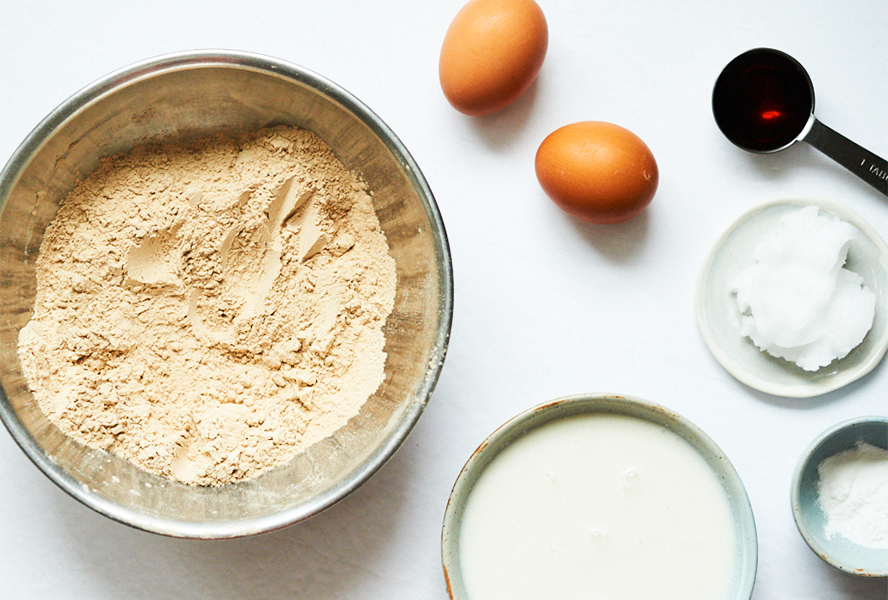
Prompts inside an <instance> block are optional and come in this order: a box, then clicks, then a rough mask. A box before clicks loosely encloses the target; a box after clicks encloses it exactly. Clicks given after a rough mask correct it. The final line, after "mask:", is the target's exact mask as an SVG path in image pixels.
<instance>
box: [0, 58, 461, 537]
mask: <svg viewBox="0 0 888 600" xmlns="http://www.w3.org/2000/svg"><path fill="white" fill-rule="evenodd" d="M280 124H287V125H295V126H298V127H302V128H304V129H308V130H310V131H313V132H314V133H316V134H317V135H319V136H320V137H321V138H322V139H323V140H324V141H325V142H326V143H327V144H328V145H329V146H330V147H331V148H332V149H333V151H334V152H335V153H336V154H337V156H338V157H339V158H340V159H341V160H342V162H343V163H344V164H345V165H346V166H347V167H348V168H349V169H352V170H356V171H358V172H360V173H361V174H362V175H363V177H364V179H365V180H366V182H367V183H368V185H369V187H370V189H371V190H372V191H373V194H374V195H373V201H374V205H375V209H376V214H377V216H378V217H379V221H380V224H381V226H382V229H383V231H384V232H385V235H386V237H387V239H388V243H389V245H390V247H391V250H390V254H391V256H392V257H393V258H394V260H395V263H396V269H397V276H398V287H397V295H396V299H395V308H394V311H393V312H392V314H391V316H389V318H388V321H387V323H386V325H385V329H384V332H385V337H386V345H385V351H386V353H387V359H386V365H385V380H384V382H383V383H382V385H381V386H380V388H379V389H378V390H377V392H376V393H375V394H374V395H373V396H371V397H370V399H369V400H368V401H367V403H366V404H365V405H364V407H363V408H362V410H361V411H360V413H359V414H358V415H357V416H356V417H354V418H352V419H351V420H350V421H349V422H348V423H347V424H346V425H345V426H343V427H342V428H341V429H340V430H339V431H337V432H336V433H335V434H334V435H332V436H331V437H329V438H327V439H325V440H323V441H321V442H318V443H316V444H314V445H313V446H311V447H309V448H308V449H307V450H306V451H305V452H303V453H301V454H299V455H297V456H296V457H295V458H294V459H293V460H292V461H290V462H289V463H287V464H285V465H283V466H280V467H278V468H276V469H273V470H271V471H268V472H266V473H265V474H263V475H261V476H259V477H257V478H255V479H252V480H247V481H242V482H239V483H235V484H231V485H227V486H222V487H215V488H213V487H198V486H188V485H184V484H180V483H177V482H174V481H171V480H168V479H165V478H162V477H160V476H157V475H153V474H151V473H148V472H145V471H143V470H141V469H138V468H137V467H135V466H134V465H133V464H132V463H130V462H129V461H126V460H124V459H121V458H119V457H118V456H116V455H113V454H109V453H107V452H104V451H101V450H93V449H91V448H87V447H85V446H83V445H81V444H79V443H77V442H75V441H73V440H71V439H70V438H68V437H67V436H65V435H64V434H63V433H61V432H60V431H59V430H58V429H57V428H56V427H55V426H54V425H52V424H51V423H50V422H49V421H48V420H47V419H46V417H45V416H44V415H43V413H42V412H41V411H40V409H39V407H38V406H37V403H36V401H35V399H34V397H33V395H32V394H31V392H30V391H29V389H28V385H27V382H26V381H25V378H24V376H23V375H22V369H21V365H20V364H19V359H18V355H17V351H16V345H17V340H18V335H19V331H20V330H21V328H22V327H24V325H25V324H26V323H27V322H28V320H29V319H30V317H31V312H32V308H33V305H34V297H35V273H34V268H35V260H36V258H37V254H38V250H39V248H40V243H41V241H42V239H43V234H44V231H45V229H46V227H47V225H48V224H49V223H50V222H51V221H52V219H53V217H54V216H55V214H56V211H57V209H58V206H59V203H60V202H61V201H62V200H63V199H64V198H65V197H66V196H67V194H68V193H69V192H70V190H71V189H72V187H73V186H74V184H75V182H76V181H77V180H78V178H82V177H84V176H86V175H88V174H89V173H90V172H91V171H92V170H93V169H95V167H96V166H97V164H98V161H99V158H100V157H102V156H104V155H108V154H112V153H116V152H121V151H126V150H128V149H130V148H132V147H133V146H134V145H138V144H141V143H144V142H149V141H160V140H170V139H187V138H196V137H202V136H205V135H208V134H211V133H214V132H219V131H235V130H243V129H258V128H260V127H264V126H268V125H280ZM0 207H2V209H0V210H2V212H0V324H2V325H0V385H2V388H0V418H2V420H3V422H4V424H5V425H6V427H7V428H8V429H9V431H10V433H11V434H12V436H13V437H14V438H15V440H16V441H17V442H18V444H19V445H20V446H21V447H22V449H23V450H24V451H25V453H26V454H27V455H28V457H29V458H30V459H31V460H32V461H33V462H34V463H35V464H36V465H37V466H38V467H39V468H40V469H41V470H42V471H43V472H44V473H45V474H46V475H47V476H48V477H49V478H50V479H52V481H54V482H55V483H56V484H58V485H59V486H60V487H61V488H62V489H64V490H65V491H66V492H68V493H69V494H70V495H71V496H73V497H74V498H76V499H77V500H79V501H81V502H83V503H84V504H86V505H87V506H89V507H91V508H93V509H95V510H97V511H98V512H100V513H102V514H105V515H107V516H109V517H111V518H112V519H116V520H118V521H121V522H123V523H126V524H128V525H132V526H135V527H138V528H141V529H144V530H148V531H153V532H157V533H162V534H167V535H173V536H180V537H192V538H228V537H237V536H243V535H249V534H253V533H259V532H262V531H268V530H272V529H276V528H279V527H283V526H286V525H289V524H291V523H295V522H297V521H300V520H302V519H305V518H307V517H309V516H311V515H314V514H316V513H318V512H320V511H321V510H323V509H325V508H327V507H329V506H330V505H332V504H333V503H335V502H336V501H338V500H340V499H342V498H343V497H344V496H346V495H347V494H348V493H350V492H351V491H353V490H354V489H355V488H357V487H358V486H359V485H361V484H362V483H363V482H364V481H366V480H367V479H368V478H369V477H370V476H371V475H372V474H373V473H375V472H376V470H377V469H379V468H380V467H381V466H382V464H383V463H384V462H385V461H386V460H387V459H388V458H389V457H390V456H391V455H392V454H393V453H394V452H395V450H396V449H397V448H398V447H399V446H400V444H401V443H402V442H403V441H404V439H405V438H406V436H407V434H408V433H409V432H410V430H411V429H412V427H413V425H414V424H415V423H416V421H417V419H418V418H419V416H420V414H421V413H422V410H423V408H424V407H425V405H426V403H427V402H428V400H429V396H430V395H431V393H432V390H433V388H434V386H435V383H436V381H437V378H438V374H439V372H440V370H441V366H442V363H443V360H444V355H445V353H446V348H447V341H448V335H449V331H450V323H451V316H452V305H453V285H452V272H451V263H450V255H449V250H448V246H447V239H446V235H445V232H444V225H443V223H442V222H441V217H440V215H439V213H438V209H437V206H436V204H435V201H434V198H433V197H432V193H431V190H430V189H429V187H428V184H427V183H426V181H425V179H424V178H423V176H422V174H421V173H420V170H419V168H418V167H417V165H416V163H415V162H414V161H413V158H412V157H411V156H410V154H409V153H408V152H407V150H406V148H405V147H404V146H403V144H402V143H401V142H400V140H399V139H398V138H397V137H396V136H395V134H394V133H393V132H392V131H391V130H390V129H389V128H388V126H387V125H386V124H385V123H383V122H382V120H380V119H379V117H377V116H376V115H375V114H374V113H372V112H371V111H370V110H369V109H368V108H367V107H366V106H364V105H363V104H362V103H361V102H360V101H359V100H357V99H356V98H355V97H354V96H352V95H351V94H349V93H348V92H346V91H345V90H343V89H342V88H340V87H338V86H337V85H335V84H333V83H331V82H330V81H327V80H326V79H324V78H322V77H319V76H318V75H316V74H314V73H311V72H309V71H306V70H305V69H302V68H300V67H297V66H295V65H292V64H289V63H285V62H281V61H279V60H276V59H272V58H268V57H264V56H257V55H254V54H245V53H239V52H218V51H214V52H189V53H180V54H174V55H168V56H163V57H159V58H156V59H151V60H148V61H145V62H141V63H138V64H135V65H133V66H130V67H127V68H125V69H123V70H121V71H118V72H116V73H112V74H111V75H109V76H107V77H105V78H103V79H101V80H99V81H97V82H96V83H94V84H92V85H90V86H89V87H87V88H85V89H83V90H82V91H80V92H78V93H77V94H75V95H74V96H72V97H71V98H70V99H68V100H67V101H65V102H64V103H63V104H62V105H60V106H59V107H58V108H57V109H56V110H54V111H53V112H52V113H51V114H50V115H49V116H48V117H47V118H46V119H45V120H44V121H43V122H41V123H40V124H39V125H38V126H37V128H36V129H35V130H34V131H33V132H32V133H31V134H30V135H29V136H28V137H27V139H25V141H24V142H23V143H22V145H21V146H20V147H19V148H18V149H17V150H16V151H15V153H14V154H13V156H12V158H11V159H10V161H9V163H8V164H7V165H6V167H5V168H4V170H3V171H2V173H0Z"/></svg>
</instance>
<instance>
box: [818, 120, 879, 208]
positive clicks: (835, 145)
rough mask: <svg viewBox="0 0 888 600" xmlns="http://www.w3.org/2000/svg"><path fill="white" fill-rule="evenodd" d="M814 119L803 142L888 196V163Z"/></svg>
mask: <svg viewBox="0 0 888 600" xmlns="http://www.w3.org/2000/svg"><path fill="white" fill-rule="evenodd" d="M812 119H813V122H812V126H811V129H810V130H809V131H808V133H807V135H805V137H804V138H802V140H803V141H805V142H808V143H809V144H811V145H812V146H814V147H815V148H817V149H818V150H820V151H821V152H823V153H824V154H826V155H827V156H828V157H830V158H831V159H833V160H834V161H836V162H837V163H839V164H840V165H842V166H843V167H845V168H846V169H848V170H849V171H851V172H852V173H854V174H855V175H857V176H858V177H860V178H861V179H863V180H864V181H865V182H867V183H868V184H870V185H871V186H873V187H874V188H876V189H877V190H879V191H880V192H882V193H883V194H885V195H886V196H888V161H886V160H885V159H884V158H880V157H878V156H876V155H875V154H873V153H872V152H870V151H869V150H867V149H866V148H861V147H860V146H858V145H857V144H855V143H854V142H852V141H851V140H849V139H848V138H846V137H845V136H843V135H842V134H840V133H838V132H837V131H834V130H832V129H830V128H829V127H827V126H826V125H824V124H823V123H821V122H820V121H818V120H817V119H814V118H813V117H812Z"/></svg>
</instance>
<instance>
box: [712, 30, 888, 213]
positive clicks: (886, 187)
mask: <svg viewBox="0 0 888 600" xmlns="http://www.w3.org/2000/svg"><path fill="white" fill-rule="evenodd" d="M712 112H713V114H714V115H715V122H716V124H717V125H718V128H719V129H721V131H722V133H724V134H725V136H726V137H727V138H728V139H729V140H730V141H731V142H732V143H733V144H734V145H736V146H739V147H740V148H742V149H744V150H747V151H749V152H756V153H764V154H766V153H770V152H777V151H778V150H783V149H784V148H787V147H789V146H791V145H792V144H794V143H795V142H797V141H799V140H801V141H803V142H807V143H809V144H811V145H812V146H814V147H815V148H817V149H818V150H820V151H821V152H823V153H824V154H826V155H827V156H829V157H830V158H832V159H833V160H835V161H836V162H837V163H839V164H840V165H842V166H843V167H845V168H846V169H848V170H849V171H851V172H852V173H854V174H855V175H857V176H858V177H860V178H861V179H863V180H864V181H865V182H867V183H868V184H870V185H871V186H873V187H874V188H876V189H877V190H879V191H880V192H882V193H883V194H885V195H886V196H888V161H886V160H885V159H884V158H880V157H878V156H876V155H875V154H873V153H872V152H870V151H869V150H866V149H865V148H861V147H860V146H858V145H857V144H855V143H854V142H852V141H851V140H849V139H848V138H846V137H844V136H843V135H841V134H839V133H837V132H835V131H833V130H832V129H830V128H829V127H827V126H826V125H824V124H823V123H821V122H820V121H818V120H817V119H816V118H814V86H813V85H812V84H811V78H810V77H809V76H808V73H807V72H806V71H805V69H804V67H802V65H801V64H800V63H799V62H798V61H797V60H795V59H794V58H792V57H791V56H789V55H788V54H786V53H784V52H780V51H779V50H772V49H770V48H756V49H755V50H750V51H748V52H744V53H743V54H741V55H740V56H738V57H737V58H735V59H734V60H732V61H731V62H729V63H728V66H726V67H725V68H724V70H723V71H722V72H721V75H719V77H718V79H717V80H716V82H715V89H714V90H713V91H712Z"/></svg>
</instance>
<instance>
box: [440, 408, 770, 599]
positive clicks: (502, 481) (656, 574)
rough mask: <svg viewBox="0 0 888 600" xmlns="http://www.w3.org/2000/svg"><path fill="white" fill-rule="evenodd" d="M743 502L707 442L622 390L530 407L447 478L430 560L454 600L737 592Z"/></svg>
mask: <svg viewBox="0 0 888 600" xmlns="http://www.w3.org/2000/svg"><path fill="white" fill-rule="evenodd" d="M757 555H758V546H757V538H756V531H755V522H754V519H753V514H752V508H751V506H750V503H749V499H748V497H747V495H746V491H745V489H744V487H743V484H742V482H741V481H740V478H739V476H738V475H737V472H736V471H735V470H734V468H733V466H732V465H731V463H730V462H729V461H728V459H727V457H726V456H725V455H724V453H723V452H722V451H721V450H720V449H719V447H718V446H717V445H716V444H715V443H714V442H713V441H712V440H711V439H710V438H709V437H708V436H707V435H706V434H705V433H703V432H702V431H701V430H700V429H698V428H697V427H696V426H695V425H693V424H692V423H691V422H690V421H688V420H687V419H685V418H684V417H682V416H680V415H678V414H676V413H674V412H672V411H670V410H669V409H667V408H664V407H662V406H659V405H657V404H654V403H651V402H648V401H645V400H642V399H639V398H633V397H630V396H618V395H612V394H588V395H577V396H570V397H565V398H559V399H557V400H554V401H552V402H547V403H544V404H541V405H539V406H536V407H534V408H531V409H529V410H527V411H525V412H523V413H521V414H519V415H517V416H516V417H514V418H513V419H511V420H510V421H508V422H507V423H505V424H504V425H503V426H502V427H500V428H499V429H497V430H496V431H495V432H493V434H491V435H490V436H489V437H488V438H487V439H486V440H485V441H484V442H483V443H482V444H481V446H480V447H479V448H478V449H477V450H476V451H475V452H474V454H472V456H471V457H470V458H469V460H468V462H467V463H466V465H465V467H464V468H463V470H462V472H461V473H460V475H459V477H458V478H457V480H456V483H455V485H454V487H453V491H452V493H451V495H450V500H449V502H448V504H447V509H446V512H445V517H444V527H443V533H442V558H443V563H444V572H445V577H446V580H447V587H448V592H449V594H450V597H451V598H452V599H453V600H463V599H469V598H470V599H471V600H493V599H500V598H502V599H509V600H520V599H523V598H527V599H535V600H536V599H539V598H545V597H548V598H575V597H576V598H579V597H583V598H596V599H597V598H602V599H604V598H606V599H608V600H620V599H624V598H625V599H637V598H651V597H657V598H662V599H664V600H671V599H675V600H686V599H688V598H710V599H713V600H748V598H749V597H750V595H751V594H752V588H753V584H754V581H755V573H756V564H757Z"/></svg>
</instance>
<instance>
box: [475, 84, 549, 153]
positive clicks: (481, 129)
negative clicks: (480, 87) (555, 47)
mask: <svg viewBox="0 0 888 600" xmlns="http://www.w3.org/2000/svg"><path fill="white" fill-rule="evenodd" d="M542 76H543V75H542V73H541V74H540V75H538V76H537V78H536V79H534V80H533V83H531V84H530V87H529V88H527V90H525V91H524V93H523V94H521V95H520V96H519V97H518V99H517V100H515V101H514V102H513V103H512V104H510V105H509V106H507V107H506V108H504V109H502V110H500V111H497V112H495V113H492V114H489V115H483V116H480V117H473V118H472V121H471V122H472V125H473V126H474V128H475V131H477V132H478V135H479V136H480V137H481V139H482V140H484V143H485V144H486V145H487V147H488V148H490V149H491V150H503V149H505V148H508V147H509V146H510V145H512V144H513V143H514V142H515V140H516V139H517V138H518V137H519V136H520V135H521V134H522V133H523V131H524V128H525V126H526V125H527V122H528V121H529V120H530V117H531V115H532V114H533V108H534V106H535V104H536V97H537V93H538V91H539V86H540V85H541V84H540V78H541V77H542Z"/></svg>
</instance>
